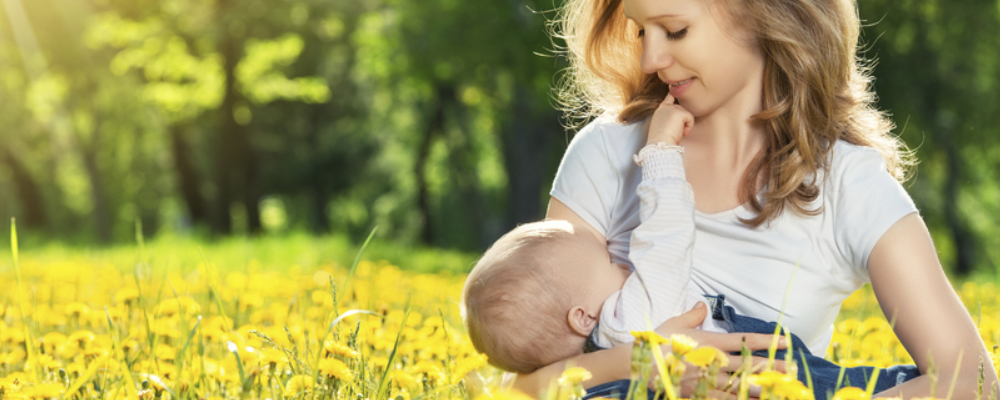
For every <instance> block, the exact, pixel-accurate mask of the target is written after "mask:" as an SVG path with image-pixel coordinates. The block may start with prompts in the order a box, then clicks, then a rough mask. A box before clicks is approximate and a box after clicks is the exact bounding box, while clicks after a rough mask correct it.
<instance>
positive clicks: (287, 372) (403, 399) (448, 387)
mask: <svg viewBox="0 0 1000 400" xmlns="http://www.w3.org/2000/svg"><path fill="white" fill-rule="evenodd" d="M314 243H322V242H314ZM15 245H16V242H15ZM183 246H188V247H187V248H176V249H174V251H176V252H178V253H183V254H195V253H197V254H199V256H200V257H197V258H201V259H202V260H201V261H191V258H193V257H187V258H185V257H179V258H173V259H172V260H174V261H163V260H165V259H171V258H170V257H161V258H157V257H155V256H146V255H143V253H144V252H145V251H146V250H144V249H143V248H142V247H141V246H139V247H136V248H135V249H134V251H133V252H134V254H136V256H135V257H134V258H133V261H131V262H128V261H123V260H125V259H127V258H128V257H103V256H102V255H101V253H99V252H87V251H68V252H60V253H58V254H45V253H44V252H34V253H28V254H22V255H21V256H20V257H18V255H17V252H16V250H15V251H14V252H13V257H11V258H10V260H11V261H8V262H4V263H0V400H8V399H28V398H31V399H42V398H46V399H47V398H66V399H201V400H221V399H275V400H277V399H359V400H360V399H393V400H416V399H445V398H447V399H451V398H462V399H475V398H489V397H494V398H523V395H522V394H517V393H512V392H509V391H505V390H502V389H500V388H499V386H500V380H501V373H500V372H499V371H497V370H496V369H494V368H492V367H490V366H488V364H487V360H486V358H485V356H483V355H480V354H478V353H477V352H476V351H475V349H474V348H473V347H472V345H471V343H470V341H469V340H468V338H467V337H466V335H465V333H464V329H463V327H462V323H461V317H460V314H459V300H460V293H461V289H462V285H463V283H464V275H463V274H461V273H456V272H450V271H455V270H456V269H457V270H462V269H464V268H465V267H467V266H458V267H457V268H454V266H453V267H452V268H441V269H439V270H438V271H437V272H434V271H423V272H416V271H414V270H413V269H412V268H408V265H407V262H408V260H407V259H406V257H401V258H400V259H395V260H390V261H386V260H367V259H365V258H364V257H359V260H352V259H351V257H348V259H346V260H325V259H322V258H318V257H312V258H310V259H306V260H303V259H301V257H299V258H298V259H296V257H295V256H294V255H291V254H290V255H289V256H288V257H287V259H285V260H284V261H282V260H283V258H282V257H269V258H267V259H266V260H260V259H257V258H254V257H252V256H246V255H245V254H244V255H242V256H232V255H229V254H228V253H226V255H218V254H216V253H215V252H214V250H215V249H214V248H213V247H212V246H211V245H205V246H204V247H201V246H197V245H195V244H187V245H183ZM279 247H280V246H279ZM15 248H16V247H15ZM158 251H163V250H162V249H161V250H158ZM219 254H221V253H219ZM136 260H138V261H136ZM178 260H179V261H178ZM451 262H454V261H453V260H452V261H451ZM422 269H423V270H427V268H422ZM958 292H959V294H960V296H961V297H962V299H963V301H964V302H965V304H966V305H967V306H968V307H970V310H972V311H971V312H972V315H973V317H974V318H975V319H976V320H977V323H978V326H979V328H980V334H981V335H982V337H983V338H984V339H985V341H986V343H987V345H988V346H990V348H993V349H994V358H993V359H992V360H988V362H992V363H993V364H994V365H995V366H996V367H997V368H998V369H1000V365H998V364H1000V356H997V354H998V353H997V351H996V349H995V345H996V344H1000V319H998V316H1000V309H998V306H1000V305H998V304H997V302H998V301H997V300H998V299H997V297H996V288H995V287H994V284H992V283H985V284H976V283H964V284H961V285H960V286H959V287H958ZM835 328H836V333H835V335H834V339H833V345H832V346H831V348H830V351H829V353H828V354H827V356H828V358H830V359H832V360H834V361H836V362H839V363H841V364H843V365H845V366H855V365H874V366H879V367H885V366H889V365H892V364H897V363H909V362H912V361H911V360H910V357H909V355H908V354H907V353H906V351H905V350H904V349H903V348H902V346H900V345H899V343H898V341H897V340H896V338H895V336H894V335H893V333H892V330H891V327H890V325H889V323H888V322H886V321H885V319H884V318H883V317H882V316H881V314H880V313H878V311H877V304H876V303H875V300H874V297H873V296H872V295H871V292H870V291H868V290H862V291H859V292H858V293H856V294H855V295H854V296H852V297H850V298H849V299H848V300H847V301H845V303H844V308H843V311H842V312H841V318H840V319H839V320H838V323H837V325H836V327H835ZM637 335H638V337H639V338H640V340H638V341H637V345H636V347H635V350H634V351H633V353H634V356H633V357H634V360H635V361H636V362H634V363H633V365H634V366H635V367H634V371H633V373H634V375H635V376H637V379H644V378H643V374H646V375H648V374H650V373H651V370H650V368H649V366H651V365H653V364H654V363H655V364H657V365H658V366H659V367H660V368H658V369H657V371H660V372H661V376H660V378H661V379H660V380H659V381H658V383H657V389H658V390H660V391H661V393H663V394H664V395H665V396H667V397H669V398H676V393H674V392H673V390H674V389H672V387H673V386H674V384H675V383H676V379H677V377H678V376H679V374H680V373H682V370H683V369H685V368H698V369H699V370H701V371H704V372H705V373H706V374H708V373H709V372H711V371H712V370H713V369H717V368H719V366H720V363H721V362H723V361H724V360H725V358H724V357H720V354H719V352H718V351H717V350H715V349H711V348H707V347H701V348H699V347H698V346H697V343H694V342H693V341H691V340H690V339H687V338H684V337H671V338H661V337H659V336H658V335H652V334H650V333H649V332H646V333H637ZM665 342H670V343H671V344H672V347H671V348H672V349H673V350H672V351H670V352H666V354H662V355H661V354H659V352H656V353H654V352H650V351H648V350H649V349H650V348H652V347H653V345H656V344H663V343H665ZM681 361H686V363H685V362H681ZM587 376H588V374H587V372H586V371H581V370H580V369H579V368H576V369H571V370H568V371H567V372H566V373H565V374H564V375H563V377H562V379H560V380H559V381H558V382H554V383H553V386H552V389H551V390H550V391H549V392H548V394H547V395H546V396H545V397H549V398H553V399H571V398H576V397H578V396H580V395H581V394H582V393H583V391H582V387H581V386H580V385H581V382H583V381H585V380H586V379H588V378H587ZM740 376H742V377H744V378H745V379H744V380H743V381H745V382H752V383H755V384H758V385H760V386H762V387H763V388H764V395H763V397H764V398H771V399H811V398H812V394H811V392H808V390H807V389H804V386H803V385H802V384H801V383H799V382H797V381H795V380H794V378H789V377H788V375H785V374H781V373H777V372H773V371H766V370H764V371H760V370H758V371H750V370H744V371H742V372H741V373H740ZM703 386H704V387H699V391H698V393H696V394H695V395H694V396H692V397H693V398H705V396H706V393H708V392H707V391H708V390H709V389H711V387H710V385H708V384H707V383H706V384H705V385H703ZM744 390H745V389H744ZM841 392H842V393H838V396H840V397H839V398H843V399H848V398H862V397H863V396H864V393H862V391H857V390H855V391H850V390H842V391H841Z"/></svg>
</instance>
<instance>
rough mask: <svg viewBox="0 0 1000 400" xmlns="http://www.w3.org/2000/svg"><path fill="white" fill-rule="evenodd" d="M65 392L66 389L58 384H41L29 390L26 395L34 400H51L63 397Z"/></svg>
mask: <svg viewBox="0 0 1000 400" xmlns="http://www.w3.org/2000/svg"><path fill="white" fill-rule="evenodd" d="M64 391H66V388H64V387H63V386H62V385H60V384H58V383H39V384H36V385H35V386H32V387H30V388H28V389H27V390H26V391H25V395H27V397H30V398H32V399H51V398H56V397H59V396H61V395H62V394H63V392H64Z"/></svg>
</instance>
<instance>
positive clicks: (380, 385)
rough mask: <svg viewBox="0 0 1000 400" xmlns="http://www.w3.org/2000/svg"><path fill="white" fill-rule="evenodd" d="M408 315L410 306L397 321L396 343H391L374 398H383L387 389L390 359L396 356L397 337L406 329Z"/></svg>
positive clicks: (390, 365)
mask: <svg viewBox="0 0 1000 400" xmlns="http://www.w3.org/2000/svg"><path fill="white" fill-rule="evenodd" d="M409 317H410V308H409V307H407V309H406V314H403V321H402V322H400V323H399V333H396V344H394V345H392V352H391V353H389V361H388V362H387V363H386V364H385V372H383V373H382V379H379V382H378V391H377V392H375V393H377V394H376V396H375V398H376V399H383V398H385V391H386V390H388V389H389V387H388V386H387V385H386V381H388V380H389V371H391V370H392V360H393V359H395V358H396V350H398V349H399V339H401V338H402V337H403V330H405V329H406V319H407V318H409Z"/></svg>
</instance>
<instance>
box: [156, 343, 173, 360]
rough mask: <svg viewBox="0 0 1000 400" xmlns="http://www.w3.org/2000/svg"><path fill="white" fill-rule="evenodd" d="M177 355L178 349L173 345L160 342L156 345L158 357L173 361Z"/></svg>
mask: <svg viewBox="0 0 1000 400" xmlns="http://www.w3.org/2000/svg"><path fill="white" fill-rule="evenodd" d="M175 357H177V350H174V348H173V347H170V346H169V345H165V344H159V345H157V346H156V358H158V359H160V360H163V361H172V360H173V359H174V358H175Z"/></svg>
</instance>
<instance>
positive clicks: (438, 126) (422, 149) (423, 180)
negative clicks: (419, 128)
mask: <svg viewBox="0 0 1000 400" xmlns="http://www.w3.org/2000/svg"><path fill="white" fill-rule="evenodd" d="M449 92H450V96H451V97H452V98H453V97H455V96H454V90H450V89H449V88H445V87H438V89H437V98H436V99H435V100H434V103H433V104H434V105H433V106H432V107H433V111H432V112H431V119H430V124H429V125H428V126H427V130H425V131H424V135H423V136H422V137H421V138H420V144H419V145H418V146H417V162H416V165H415V166H414V174H415V179H416V184H417V209H419V210H420V215H421V216H422V217H423V220H424V221H423V226H422V227H421V229H420V242H421V243H423V244H428V245H429V244H433V242H434V240H433V239H434V235H433V229H432V227H431V214H432V212H431V201H430V193H428V192H427V160H428V158H429V157H430V152H431V144H433V143H434V138H435V137H436V136H437V135H438V133H439V132H443V131H444V119H445V115H444V104H443V103H444V99H445V98H447V96H449Z"/></svg>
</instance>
